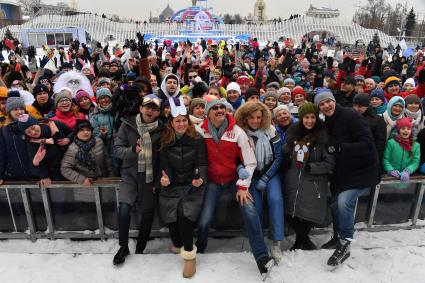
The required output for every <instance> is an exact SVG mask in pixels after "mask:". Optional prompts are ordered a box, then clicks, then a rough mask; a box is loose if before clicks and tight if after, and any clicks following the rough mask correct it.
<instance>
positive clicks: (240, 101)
mask: <svg viewBox="0 0 425 283" xmlns="http://www.w3.org/2000/svg"><path fill="white" fill-rule="evenodd" d="M227 101H228V102H229V103H230V105H232V107H233V109H235V111H236V110H237V109H238V108H239V106H241V105H242V102H243V98H242V96H241V95H240V96H239V97H238V99H236V100H235V101H234V102H232V101H230V100H229V99H228V100H227Z"/></svg>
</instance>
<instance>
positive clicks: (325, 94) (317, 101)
mask: <svg viewBox="0 0 425 283" xmlns="http://www.w3.org/2000/svg"><path fill="white" fill-rule="evenodd" d="M326 99H330V100H333V101H335V102H336V100H335V97H334V95H333V94H332V92H328V91H323V92H320V93H318V94H316V96H315V97H314V104H316V106H319V104H320V102H322V101H323V100H326Z"/></svg>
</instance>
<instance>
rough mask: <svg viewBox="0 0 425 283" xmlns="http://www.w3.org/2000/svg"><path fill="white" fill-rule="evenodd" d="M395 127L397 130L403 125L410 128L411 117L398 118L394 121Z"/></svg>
mask: <svg viewBox="0 0 425 283" xmlns="http://www.w3.org/2000/svg"><path fill="white" fill-rule="evenodd" d="M396 127H397V132H398V131H400V129H401V128H403V127H408V128H410V129H412V127H413V122H412V118H410V117H403V118H401V119H398V120H397V122H396Z"/></svg>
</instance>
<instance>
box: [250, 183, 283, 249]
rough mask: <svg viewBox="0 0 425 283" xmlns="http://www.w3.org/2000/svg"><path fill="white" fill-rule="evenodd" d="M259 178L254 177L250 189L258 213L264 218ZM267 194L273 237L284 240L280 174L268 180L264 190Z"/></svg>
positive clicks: (273, 238)
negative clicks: (258, 185) (258, 188)
mask: <svg viewBox="0 0 425 283" xmlns="http://www.w3.org/2000/svg"><path fill="white" fill-rule="evenodd" d="M257 181H258V179H257V178H252V181H251V186H250V187H249V191H250V192H251V195H252V197H253V198H254V206H255V209H257V213H258V215H259V217H260V220H262V219H263V191H259V190H257V189H256V188H255V187H256V186H257ZM264 193H265V194H266V195H267V203H268V205H269V220H270V224H269V227H270V231H271V239H272V240H273V241H282V240H283V238H284V234H283V222H284V219H283V197H282V188H281V185H280V177H279V175H275V176H274V177H273V178H271V179H270V180H269V181H268V182H267V188H266V190H265V191H264Z"/></svg>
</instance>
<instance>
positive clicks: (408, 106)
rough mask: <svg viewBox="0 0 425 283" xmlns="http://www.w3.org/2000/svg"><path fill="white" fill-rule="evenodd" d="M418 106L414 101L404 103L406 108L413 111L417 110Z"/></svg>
mask: <svg viewBox="0 0 425 283" xmlns="http://www.w3.org/2000/svg"><path fill="white" fill-rule="evenodd" d="M419 107H420V105H419V103H416V102H412V103H410V104H407V105H406V108H407V110H409V111H410V112H414V113H416V112H418V110H419Z"/></svg>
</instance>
